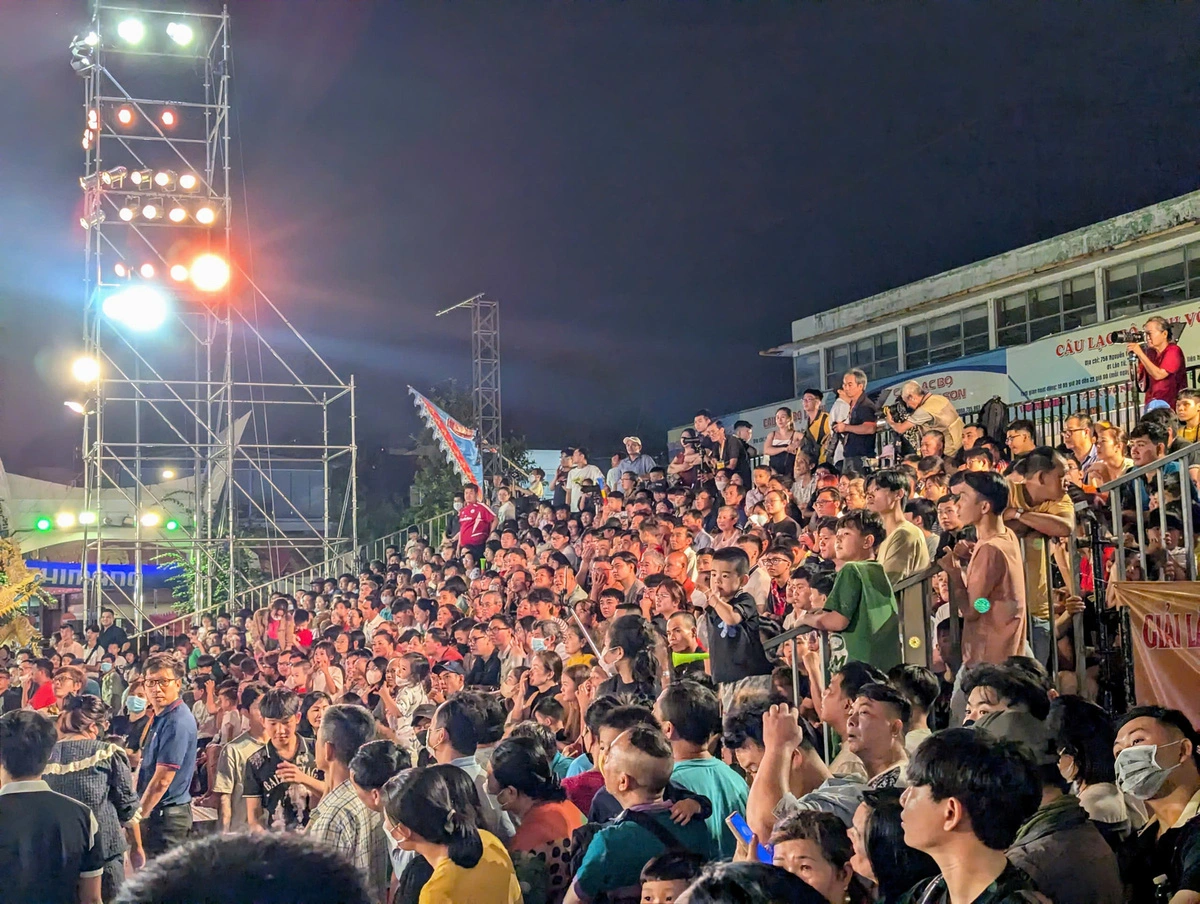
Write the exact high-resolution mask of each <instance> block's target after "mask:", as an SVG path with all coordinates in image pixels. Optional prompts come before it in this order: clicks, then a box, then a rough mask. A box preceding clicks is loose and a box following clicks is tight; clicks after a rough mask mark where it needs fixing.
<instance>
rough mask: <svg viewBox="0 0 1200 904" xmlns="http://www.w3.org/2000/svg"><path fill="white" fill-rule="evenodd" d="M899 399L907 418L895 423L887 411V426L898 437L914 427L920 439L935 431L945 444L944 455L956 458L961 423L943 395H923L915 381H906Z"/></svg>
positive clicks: (921, 389) (959, 445) (919, 385)
mask: <svg viewBox="0 0 1200 904" xmlns="http://www.w3.org/2000/svg"><path fill="white" fill-rule="evenodd" d="M900 398H901V400H902V401H903V402H904V404H905V405H907V406H908V409H909V414H908V417H907V418H905V419H904V420H903V421H899V422H897V421H895V420H894V419H893V418H892V415H891V413H890V412H888V413H887V415H886V417H887V420H888V426H890V427H891V428H892V429H893V430H894V431H896V433H897V434H899V435H900V436H903V435H904V434H905V433H907V432H908V431H909V430H912V429H913V428H914V427H915V428H916V429H918V430H919V431H921V436H922V439H923V438H924V436H925V435H926V434H927V433H930V432H935V431H936V432H938V433H940V434H941V436H942V438H943V442H944V447H945V448H944V452H945V454H946V455H955V454H957V452H958V450H959V449H960V448H962V444H963V429H964V427H963V421H962V418H961V417H959V415H958V411H957V410H955V408H954V404H953V403H952V402H951V401H950V400H949V399H948V398H946V397H945V396H943V395H938V394H937V393H933V392H926V391H925V390H924V389H923V388H922V387H921V384H920V383H918V382H917V381H916V380H909V381H908V382H907V383H905V384H904V385H903V386H901V387H900ZM921 454H922V455H941V454H943V453H942V452H941V451H939V452H925V451H924V450H922V453H921Z"/></svg>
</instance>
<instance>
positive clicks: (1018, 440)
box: [1004, 419, 1037, 461]
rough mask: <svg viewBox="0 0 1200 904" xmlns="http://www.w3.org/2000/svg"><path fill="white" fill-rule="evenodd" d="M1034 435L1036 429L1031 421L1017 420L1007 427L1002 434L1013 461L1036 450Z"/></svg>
mask: <svg viewBox="0 0 1200 904" xmlns="http://www.w3.org/2000/svg"><path fill="white" fill-rule="evenodd" d="M1036 435H1037V428H1036V427H1035V426H1034V425H1033V421H1030V420H1024V419H1018V420H1015V421H1013V422H1012V423H1010V424H1009V425H1008V430H1007V431H1006V432H1005V434H1004V442H1005V444H1006V445H1007V446H1008V452H1009V455H1010V456H1012V460H1013V461H1016V460H1017V459H1018V458H1021V457H1022V456H1025V455H1028V454H1029V453H1030V452H1032V451H1033V450H1034V449H1036V448H1037V441H1036V440H1035V439H1034V437H1035V436H1036Z"/></svg>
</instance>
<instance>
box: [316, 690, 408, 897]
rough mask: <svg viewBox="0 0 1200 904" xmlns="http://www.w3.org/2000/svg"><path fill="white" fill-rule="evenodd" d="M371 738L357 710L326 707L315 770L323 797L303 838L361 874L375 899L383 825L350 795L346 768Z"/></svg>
mask: <svg viewBox="0 0 1200 904" xmlns="http://www.w3.org/2000/svg"><path fill="white" fill-rule="evenodd" d="M374 736H375V720H374V719H372V718H371V714H370V713H369V712H367V711H366V710H365V709H363V708H362V707H361V706H348V705H345V704H342V705H337V706H331V707H329V709H327V710H326V711H325V716H324V718H323V719H322V720H321V729H320V733H319V734H318V736H317V744H316V757H317V768H318V769H320V770H321V771H322V772H323V773H324V774H325V780H326V787H328V788H329V790H328V792H326V793H325V795H324V796H323V797H322V798H321V802H320V803H319V804H317V806H316V808H315V809H314V810H313V811H312V815H311V817H310V819H309V822H308V830H307V832H306V834H307V835H308V836H309V837H310V838H313V839H314V840H317V841H320V842H322V843H324V844H325V845H326V846H327V847H330V848H332V849H333V850H336V851H338V852H339V853H341V855H342V856H343V857H345V858H346V859H347V860H349V861H350V862H351V863H353V864H354V866H355V867H356V868H357V869H358V870H359V872H361V873H362V875H363V876H364V877H365V879H366V882H367V887H368V888H369V889H370V890H371V895H372V897H373V899H374V900H376V901H381V900H383V898H384V896H385V894H386V892H387V861H388V855H387V850H386V848H385V845H384V839H383V835H382V833H381V831H380V829H381V828H382V827H383V821H382V819H381V817H380V816H379V814H378V813H376V812H375V811H373V810H372V809H371V808H369V807H368V806H367V805H366V804H365V803H364V802H363V801H362V799H361V798H360V797H359V795H358V793H357V792H356V791H355V788H354V784H353V782H352V781H351V773H350V763H351V762H352V761H353V759H354V757H355V755H356V754H357V753H358V751H359V750H360V749H361V748H362V747H363V745H364V744H366V743H367V742H368V741H370V740H371V739H372V738H373V737H374Z"/></svg>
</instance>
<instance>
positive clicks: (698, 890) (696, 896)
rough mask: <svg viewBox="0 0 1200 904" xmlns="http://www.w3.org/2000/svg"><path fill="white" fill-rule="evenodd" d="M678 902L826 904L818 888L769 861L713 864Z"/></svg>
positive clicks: (709, 903) (707, 867)
mask: <svg viewBox="0 0 1200 904" xmlns="http://www.w3.org/2000/svg"><path fill="white" fill-rule="evenodd" d="M678 900H679V904H827V902H826V899H825V898H824V897H823V896H822V895H821V893H820V892H818V891H817V890H816V889H815V888H813V887H812V886H811V885H809V884H808V883H807V882H805V881H804V880H803V879H801V878H799V877H798V876H793V875H792V874H791V873H789V872H788V871H787V870H785V869H781V868H780V867H778V866H773V865H771V864H767V863H710V864H709V865H708V866H706V867H705V868H704V871H703V872H702V873H701V874H700V878H699V879H697V880H696V881H695V882H693V883H692V884H691V886H690V887H689V888H688V889H687V891H685V892H684V894H683V897H682V898H679V899H678Z"/></svg>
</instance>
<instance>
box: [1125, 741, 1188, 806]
mask: <svg viewBox="0 0 1200 904" xmlns="http://www.w3.org/2000/svg"><path fill="white" fill-rule="evenodd" d="M1182 743H1183V739H1182V738H1181V739H1179V740H1178V741H1172V742H1171V743H1170V744H1163V745H1162V746H1163V747H1174V746H1175V745H1176V744H1182ZM1158 750H1159V746H1158V745H1157V744H1141V745H1139V746H1137V747H1126V748H1125V749H1124V750H1122V751H1121V752H1120V753H1118V754H1117V761H1116V771H1117V787H1118V788H1120V789H1121V790H1122V791H1124V792H1125V793H1126V794H1129V795H1132V796H1133V797H1136V798H1137V799H1138V800H1150V798H1152V797H1154V795H1155V794H1157V793H1158V790H1159V789H1160V788H1161V787H1162V786H1163V783H1164V782H1165V781H1166V780H1167V776H1169V775H1170V774H1171V772H1173V771H1174V770H1176V769H1178V768H1179V767H1180V766H1181V765H1182V762H1179V763H1176V764H1175V765H1174V766H1160V765H1159V764H1158V758H1157V753H1158Z"/></svg>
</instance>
